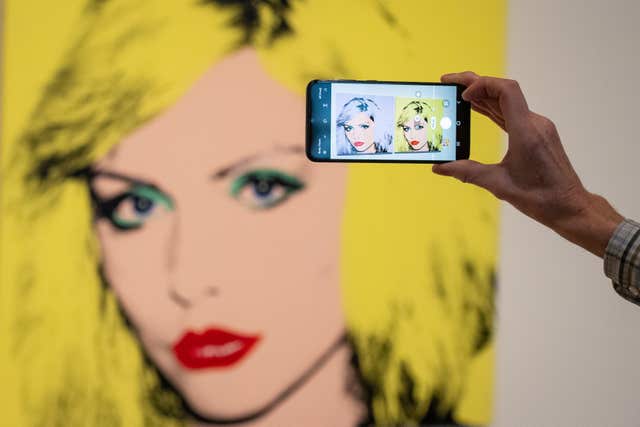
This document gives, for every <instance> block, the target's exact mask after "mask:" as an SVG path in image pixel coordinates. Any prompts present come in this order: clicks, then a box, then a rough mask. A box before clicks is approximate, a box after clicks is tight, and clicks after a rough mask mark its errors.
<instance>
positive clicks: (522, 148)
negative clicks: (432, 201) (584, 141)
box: [433, 71, 624, 257]
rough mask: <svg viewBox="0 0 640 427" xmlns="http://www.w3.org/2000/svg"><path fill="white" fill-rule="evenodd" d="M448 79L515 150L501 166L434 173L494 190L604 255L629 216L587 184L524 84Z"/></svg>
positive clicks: (469, 76) (443, 168)
mask: <svg viewBox="0 0 640 427" xmlns="http://www.w3.org/2000/svg"><path fill="white" fill-rule="evenodd" d="M442 81H443V82H444V83H458V84H462V85H464V86H467V89H466V90H465V91H464V92H463V93H462V97H463V98H464V99H465V100H467V101H469V102H470V103H471V106H472V108H473V109H474V110H475V111H477V112H479V113H481V114H483V115H485V116H487V117H489V118H490V119H491V120H492V121H493V122H494V123H496V124H497V125H498V126H500V127H501V128H502V129H503V130H504V131H505V132H507V134H508V135H509V146H508V150H507V153H506V154H505V156H504V158H503V159H502V161H501V162H500V163H497V164H493V165H487V164H482V163H478V162H476V161H473V160H458V161H456V162H451V163H446V164H440V165H434V167H433V171H434V172H435V173H437V174H440V175H446V176H453V177H455V178H457V179H459V180H460V181H462V182H468V183H471V184H475V185H478V186H480V187H482V188H484V189H486V190H488V191H490V192H491V193H492V194H494V195H495V196H496V197H498V198H499V199H501V200H504V201H506V202H508V203H510V204H511V205H513V206H514V207H515V208H516V209H518V210H520V211H521V212H522V213H524V214H525V215H527V216H529V217H531V218H533V219H534V220H536V221H538V222H540V223H541V224H543V225H546V226H547V227H549V228H551V229H552V230H554V231H555V232H557V233H558V234H560V235H561V236H562V237H564V238H566V239H567V240H569V241H571V242H573V243H575V244H577V245H578V246H581V247H582V248H584V249H586V250H588V251H589V252H591V253H593V254H595V255H597V256H599V257H603V256H604V252H605V249H606V247H607V243H608V242H609V239H610V238H611V236H612V235H613V232H614V231H615V229H616V227H617V226H618V225H619V224H620V223H621V222H622V221H623V220H624V217H622V215H620V214H619V213H618V212H616V210H615V209H614V208H613V207H612V206H611V205H610V204H609V203H608V202H607V201H606V200H605V199H604V198H603V197H601V196H599V195H597V194H593V193H590V192H589V191H588V190H587V189H586V188H585V187H584V186H583V185H582V182H581V181H580V178H579V177H578V175H577V174H576V172H575V170H574V169H573V167H572V166H571V162H570V161H569V158H568V157H567V155H566V153H565V151H564V148H563V147H562V143H561V141H560V136H559V135H558V132H557V130H556V127H555V125H554V124H553V122H552V121H551V120H549V119H548V118H546V117H544V116H541V115H539V114H536V113H534V112H533V111H531V110H529V107H528V105H527V101H526V99H525V97H524V95H523V93H522V90H521V89H520V86H519V85H518V83H517V82H516V81H514V80H506V79H499V78H495V77H481V76H478V75H477V74H475V73H473V72H470V71H467V72H464V73H455V74H446V75H444V76H442Z"/></svg>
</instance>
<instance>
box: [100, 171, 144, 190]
mask: <svg viewBox="0 0 640 427" xmlns="http://www.w3.org/2000/svg"><path fill="white" fill-rule="evenodd" d="M89 176H90V177H91V178H95V177H98V176H104V177H106V178H113V179H118V180H120V181H126V182H128V183H131V184H137V185H148V186H152V187H155V185H153V184H151V183H150V182H148V181H145V180H144V179H140V178H135V177H132V176H127V175H123V174H120V173H117V172H111V171H107V170H94V171H92V172H91V174H90V175H89Z"/></svg>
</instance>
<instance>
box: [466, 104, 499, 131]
mask: <svg viewBox="0 0 640 427" xmlns="http://www.w3.org/2000/svg"><path fill="white" fill-rule="evenodd" d="M471 109H472V110H473V111H476V112H478V113H480V114H482V115H483V116H486V117H488V118H489V119H490V120H491V121H492V122H494V123H495V124H497V125H498V126H500V127H501V128H502V130H506V129H505V127H504V119H503V118H502V116H500V115H499V114H498V113H496V112H494V111H493V109H491V108H490V107H488V106H486V104H484V103H471Z"/></svg>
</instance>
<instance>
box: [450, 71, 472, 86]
mask: <svg viewBox="0 0 640 427" xmlns="http://www.w3.org/2000/svg"><path fill="white" fill-rule="evenodd" d="M479 78H480V77H479V76H478V75H477V74H476V73H474V72H473V71H464V72H462V73H449V74H444V75H443V76H442V77H440V81H441V82H442V83H454V84H459V85H463V86H470V85H471V84H473V82H475V81H476V80H478V79H479Z"/></svg>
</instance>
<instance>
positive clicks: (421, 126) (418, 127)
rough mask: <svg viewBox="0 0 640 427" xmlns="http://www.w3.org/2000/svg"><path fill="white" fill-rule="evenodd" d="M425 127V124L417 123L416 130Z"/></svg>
mask: <svg viewBox="0 0 640 427" xmlns="http://www.w3.org/2000/svg"><path fill="white" fill-rule="evenodd" d="M420 129H424V126H423V125H416V130H420Z"/></svg>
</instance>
